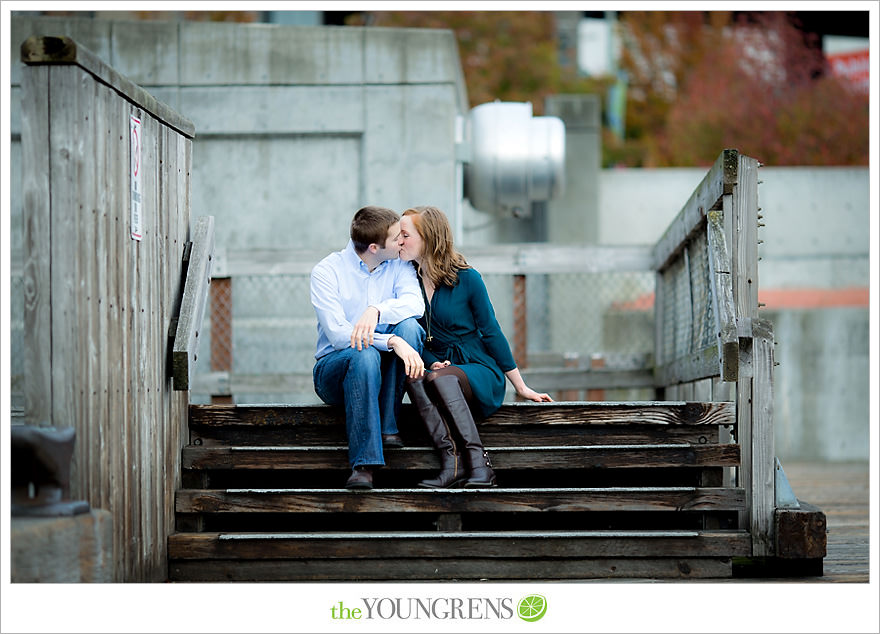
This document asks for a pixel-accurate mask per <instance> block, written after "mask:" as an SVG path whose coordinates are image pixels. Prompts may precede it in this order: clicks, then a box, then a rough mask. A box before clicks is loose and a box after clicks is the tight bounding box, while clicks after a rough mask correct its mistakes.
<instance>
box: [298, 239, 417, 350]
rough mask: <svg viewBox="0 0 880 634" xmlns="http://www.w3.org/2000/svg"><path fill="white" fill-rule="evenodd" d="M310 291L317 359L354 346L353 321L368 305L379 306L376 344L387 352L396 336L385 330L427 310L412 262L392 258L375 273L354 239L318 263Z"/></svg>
mask: <svg viewBox="0 0 880 634" xmlns="http://www.w3.org/2000/svg"><path fill="white" fill-rule="evenodd" d="M310 293H311V298H312V306H313V307H314V308H315V314H316V315H317V317H318V350H317V352H316V353H315V358H316V359H320V358H321V357H323V356H324V355H326V354H328V353H329V352H333V351H334V350H343V349H345V348H348V347H350V346H351V333H352V331H353V330H354V323H355V322H356V321H357V320H358V319H359V318H360V316H361V315H362V314H363V312H364V311H365V310H366V309H367V306H374V307H376V308H378V309H379V323H378V325H377V327H376V333H375V334H374V336H373V346H374V347H375V348H377V349H379V350H382V351H388V349H389V348H388V339H390V338H391V335H390V334H383V333H382V332H380V331H381V330H383V329H388V328H387V327H388V326H391V325H394V324H397V323H398V322H401V321H403V320H404V319H407V318H409V317H421V316H422V313H424V311H425V302H424V300H423V299H422V292H421V290H420V289H419V281H418V278H417V277H416V272H415V269H414V268H413V266H412V264H411V263H410V262H404V261H402V260H400V259H394V260H387V261H385V262H382V263H381V264H380V265H379V266H377V267H376V268H375V269H373V272H372V273H371V272H370V271H368V270H367V266H366V265H365V264H364V262H363V260H361V258H360V257H359V256H358V254H357V252H356V251H355V250H354V244H353V243H352V242H351V240H349V242H348V246H346V247H345V248H344V249H343V250H342V251H337V252H335V253H331V254H330V255H328V256H327V257H325V258H324V259H323V260H321V261H320V262H318V263H317V264H316V265H315V267H314V268H313V269H312V273H311V280H310ZM383 326H385V328H383Z"/></svg>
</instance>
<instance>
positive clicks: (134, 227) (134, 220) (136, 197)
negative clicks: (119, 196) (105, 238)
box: [129, 115, 143, 240]
mask: <svg viewBox="0 0 880 634" xmlns="http://www.w3.org/2000/svg"><path fill="white" fill-rule="evenodd" d="M129 123H130V125H129V131H130V133H131V134H130V137H131V179H130V180H131V239H132V240H140V239H141V238H142V237H143V233H142V231H141V221H142V217H141V192H142V190H143V181H142V179H141V120H140V119H138V118H137V117H135V116H134V115H131V121H130V122H129Z"/></svg>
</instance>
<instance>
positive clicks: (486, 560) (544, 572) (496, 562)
mask: <svg viewBox="0 0 880 634" xmlns="http://www.w3.org/2000/svg"><path fill="white" fill-rule="evenodd" d="M168 549H169V574H170V576H171V579H172V580H174V581H256V580H260V581H266V580H270V581H334V580H343V579H344V580H410V581H411V580H448V579H470V580H476V579H495V580H500V579H587V578H613V577H624V578H625V577H654V578H682V579H684V578H713V577H715V578H717V577H728V576H730V575H731V558H732V557H737V556H743V555H745V554H747V553H748V552H749V549H750V541H749V536H748V533H747V532H745V531H739V530H729V531H681V530H669V531H657V530H631V531H559V532H551V533H547V532H544V531H486V532H459V533H437V532H424V531H400V532H364V533H356V532H335V533H324V534H315V533H297V532H289V533H218V532H212V533H177V534H174V535H171V537H170V538H169V541H168Z"/></svg>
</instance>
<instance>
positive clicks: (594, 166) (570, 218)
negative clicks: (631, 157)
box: [544, 95, 602, 244]
mask: <svg viewBox="0 0 880 634" xmlns="http://www.w3.org/2000/svg"><path fill="white" fill-rule="evenodd" d="M544 110H545V114H547V115H550V116H555V117H559V118H560V119H562V121H563V123H565V192H563V195H562V196H560V197H558V198H555V199H553V200H551V201H549V202H548V203H547V219H546V223H547V239H548V240H549V241H550V242H555V243H558V244H597V243H598V241H599V170H600V169H601V167H602V137H601V134H602V116H601V102H600V100H599V96H598V95H553V96H550V97H547V101H546V105H545V108H544Z"/></svg>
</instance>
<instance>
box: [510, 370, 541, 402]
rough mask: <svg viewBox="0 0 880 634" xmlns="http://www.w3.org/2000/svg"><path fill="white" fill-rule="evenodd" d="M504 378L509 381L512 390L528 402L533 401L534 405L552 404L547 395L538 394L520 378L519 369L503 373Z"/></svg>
mask: <svg viewBox="0 0 880 634" xmlns="http://www.w3.org/2000/svg"><path fill="white" fill-rule="evenodd" d="M504 376H506V377H507V380H508V381H510V383H511V385H513V389H515V390H516V393H517V395H518V396H521V397H523V398H525V399H528V400H530V401H535V402H536V403H552V402H553V399H552V398H550V395H549V394H545V393H538V392H536V391H535V390H533V389H532V388H530V387H529V386H528V385H526V382H525V381H524V380H523V378H522V374H520V373H519V368H514V369H513V370H508V371H507V372H505V373H504Z"/></svg>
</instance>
